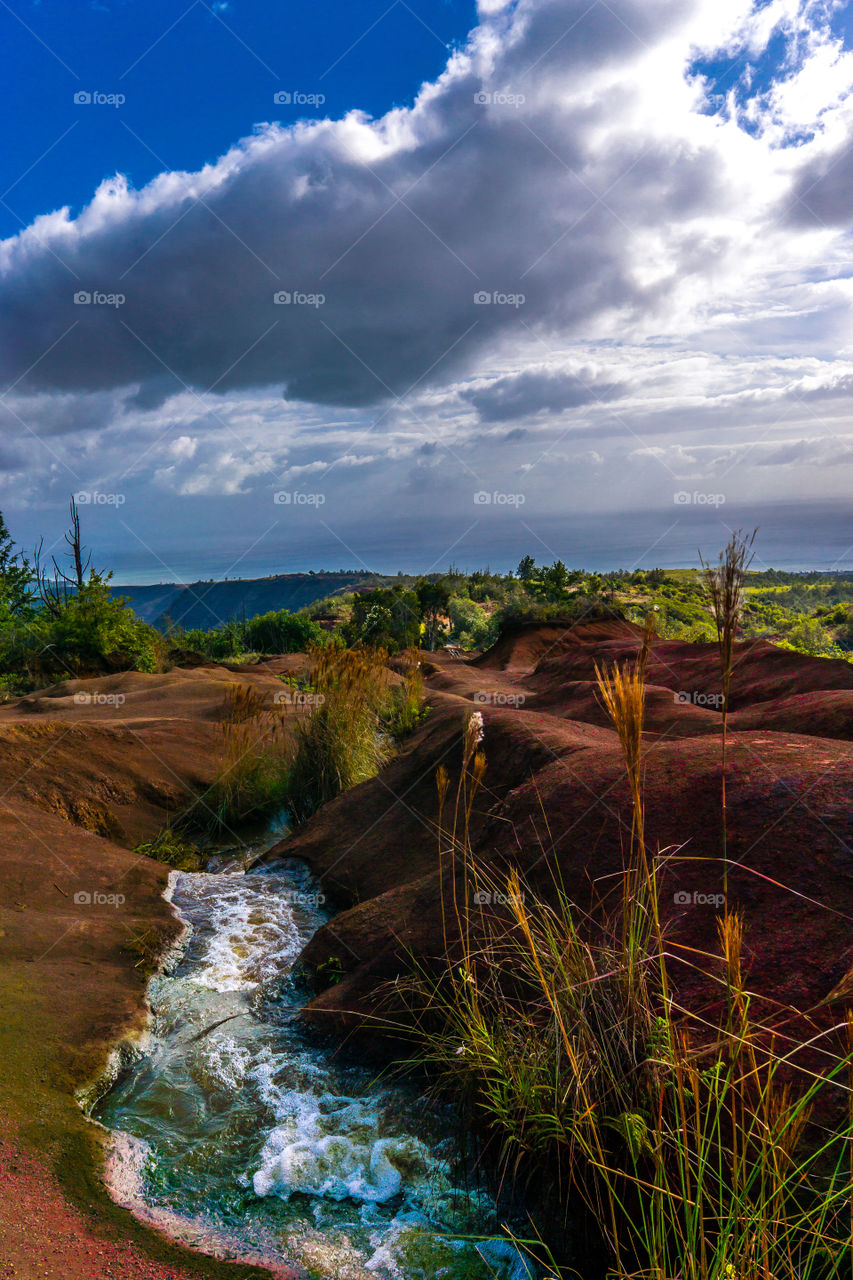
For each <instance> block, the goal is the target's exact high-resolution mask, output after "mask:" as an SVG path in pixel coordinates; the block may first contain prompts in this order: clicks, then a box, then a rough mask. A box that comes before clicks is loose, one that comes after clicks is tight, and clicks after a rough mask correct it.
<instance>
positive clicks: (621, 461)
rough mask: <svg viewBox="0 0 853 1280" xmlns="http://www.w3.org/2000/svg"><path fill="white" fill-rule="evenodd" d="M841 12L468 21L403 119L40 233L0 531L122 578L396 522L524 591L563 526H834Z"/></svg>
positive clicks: (664, 11)
mask: <svg viewBox="0 0 853 1280" xmlns="http://www.w3.org/2000/svg"><path fill="white" fill-rule="evenodd" d="M842 12H843V6H841V5H839V4H835V3H833V2H832V0H819V2H815V0H771V2H770V3H769V4H762V5H760V6H758V5H756V4H753V3H749V2H748V0H693V2H692V3H682V2H680V0H679V2H676V0H651V2H650V3H640V2H639V0H612V2H611V0H608V3H606V4H605V3H603V2H601V0H596V2H594V3H592V4H590V3H589V0H578V2H577V3H576V2H575V0H559V2H557V0H518V2H517V3H504V2H502V0H480V4H479V25H478V26H477V27H476V28H475V29H474V30H473V31H472V32H471V34H470V36H469V38H468V40H467V41H466V42H465V43H464V44H463V45H462V46H461V47H459V48H457V49H456V50H454V51H452V52H451V54H450V56H449V59H448V62H447V66H446V68H445V70H444V72H443V73H442V75H441V76H440V77H439V78H438V79H437V80H436V81H435V82H431V83H427V84H424V85H423V86H421V88H420V91H419V92H418V94H417V97H416V98H415V101H414V104H413V105H412V106H411V107H398V108H394V109H393V110H391V111H389V112H387V113H386V114H385V115H384V116H382V117H380V118H377V119H371V118H369V117H367V116H366V115H365V114H364V113H361V112H356V111H353V112H351V113H349V114H348V115H346V116H344V117H343V118H341V119H315V120H305V121H302V122H299V123H298V124H296V125H291V126H288V127H283V126H281V125H280V124H276V123H259V124H258V126H257V128H256V130H255V132H254V133H253V134H252V135H251V136H249V137H247V138H244V139H243V140H241V141H239V142H237V143H235V145H234V146H233V147H232V148H231V149H230V150H229V151H228V152H227V153H226V154H225V155H223V156H221V157H220V158H219V159H218V160H216V161H215V162H213V163H210V164H207V165H205V166H204V167H203V168H200V169H199V170H198V171H197V172H192V173H191V172H169V171H167V170H166V168H165V166H164V171H163V172H162V173H161V174H160V175H159V176H158V177H157V178H155V179H154V180H153V181H152V182H150V183H148V184H147V185H146V186H144V187H142V188H141V189H139V190H136V189H134V188H133V187H132V186H131V185H130V183H129V182H128V180H127V179H126V178H125V177H123V176H122V175H120V174H119V175H116V176H115V177H113V178H111V179H109V180H107V181H105V182H104V183H103V184H102V185H101V186H100V188H99V189H98V191H97V192H96V193H95V195H94V197H93V199H92V201H91V202H90V204H89V205H88V206H86V207H85V208H84V209H82V210H80V211H79V212H78V213H76V215H75V214H73V213H72V211H71V210H70V209H68V208H65V207H63V208H59V209H57V210H54V211H51V212H46V213H45V214H44V215H42V216H41V217H39V218H37V219H36V220H35V221H34V222H33V223H32V224H31V225H30V226H28V227H26V228H24V229H22V230H21V232H20V233H19V234H18V235H16V236H14V237H12V238H11V239H8V240H6V241H3V242H2V243H0V381H2V383H3V386H4V394H3V396H2V399H0V421H2V425H3V445H2V449H0V470H2V471H3V472H4V473H5V474H4V480H5V488H6V491H7V493H9V494H10V495H12V498H11V501H10V502H9V504H8V505H9V506H10V509H11V508H14V509H15V510H19V511H20V512H21V519H22V522H23V524H24V525H25V526H26V527H27V528H29V527H30V526H32V527H35V525H36V523H37V521H38V520H39V519H41V520H42V521H44V519H45V518H50V519H51V520H56V519H58V520H59V521H60V522H61V516H57V515H56V514H55V513H56V510H57V508H58V507H59V506H60V505H61V504H62V503H64V502H65V500H66V498H67V494H68V493H69V492H83V493H87V494H89V495H92V494H95V495H99V496H96V497H94V498H93V499H92V503H91V505H92V506H93V507H96V506H98V505H100V506H101V507H103V508H104V510H103V511H101V512H99V518H101V517H104V516H105V515H106V514H107V513H108V514H109V515H110V517H111V518H112V517H115V519H114V520H113V522H112V523H111V524H110V525H109V526H107V525H106V524H104V525H103V528H105V529H106V528H107V527H109V528H110V529H111V530H112V535H111V536H112V538H113V543H114V546H116V547H118V548H119V549H121V548H124V549H125V550H127V549H129V548H133V549H134V550H135V552H136V553H140V548H145V547H148V548H149V549H150V551H151V557H152V558H151V569H150V576H157V574H158V571H159V570H160V568H161V566H162V565H166V566H167V567H168V564H169V547H170V546H172V547H174V546H175V545H177V543H178V542H179V541H180V530H181V527H182V526H183V525H185V524H186V523H187V522H188V521H189V522H191V523H192V524H193V528H194V535H195V536H197V538H198V543H199V555H200V556H202V558H203V555H204V554H205V553H204V548H205V547H207V549H208V562H209V560H210V557H211V555H213V556H214V558H215V553H218V552H217V549H219V548H224V546H225V545H226V543H227V539H228V536H229V535H228V533H227V530H226V528H225V526H226V525H229V524H230V525H231V526H232V527H233V528H235V529H237V528H239V529H240V530H242V531H243V534H241V536H245V542H246V545H245V546H243V545H242V544H241V545H240V546H237V547H234V548H233V550H234V552H235V559H236V556H237V554H239V555H240V557H241V560H242V562H243V564H244V566H245V567H248V568H251V566H252V565H254V564H256V563H261V559H259V558H258V554H257V553H256V550H255V548H254V547H253V546H252V545H251V544H252V542H253V539H257V540H258V545H260V544H261V543H262V542H263V545H264V548H265V553H267V554H274V553H275V549H276V548H281V551H282V555H285V556H286V553H287V548H288V546H289V545H290V543H293V544H294V545H295V543H299V545H300V546H301V545H302V544H303V542H304V541H305V537H306V536H307V534H309V533H310V529H311V528H312V527H313V528H315V530H316V532H317V535H318V537H322V538H324V539H325V540H326V541H328V540H329V539H330V538H331V539H337V540H338V541H339V542H340V543H341V555H340V557H339V560H340V562H341V563H343V562H346V561H347V558H348V557H349V560H350V561H351V562H352V563H353V564H354V565H355V564H357V563H358V560H359V559H360V558H361V557H362V554H363V552H362V550H360V548H359V545H358V542H359V537H360V533H359V531H360V530H361V531H362V535H363V531H364V530H365V527H366V526H368V525H369V528H370V537H369V544H370V546H371V547H374V546H378V547H381V546H382V545H383V532H382V531H383V529H385V530H386V531H387V537H386V540H385V541H386V545H387V547H388V559H389V560H393V556H394V550H395V546H396V545H397V543H398V541H399V532H397V531H398V530H399V528H400V527H402V526H403V525H406V522H408V523H409V525H410V526H411V528H412V529H416V528H417V526H418V525H421V526H422V527H423V528H424V529H427V528H429V530H430V536H429V538H427V537H426V536H425V537H424V540H423V554H424V556H427V557H428V558H430V559H431V558H432V555H433V553H434V552H435V553H436V554H437V552H436V548H438V547H441V548H446V554H445V555H444V558H443V560H442V563H441V565H440V566H439V567H443V566H444V565H445V564H446V562H447V559H448V558H455V559H457V561H460V562H464V561H465V555H466V542H465V540H466V538H467V537H468V536H469V535H468V534H467V533H466V530H467V529H468V527H469V526H473V525H475V524H478V523H479V524H480V527H481V530H482V528H483V527H486V528H490V527H493V528H494V529H495V530H498V529H500V530H502V533H501V538H502V540H503V542H505V543H506V544H507V546H508V547H512V546H515V545H516V543H517V544H518V545H519V546H523V545H525V544H526V548H527V549H530V550H533V551H534V553H535V552H537V551H539V552H540V553H541V556H542V557H544V558H548V554H547V550H543V547H545V548H548V549H550V550H551V552H552V555H557V554H560V555H564V556H565V555H566V554H567V552H566V547H565V546H563V545H558V546H554V547H551V543H552V542H559V539H560V534H559V519H560V516H561V513H566V512H569V511H570V512H571V513H572V515H573V516H576V515H580V516H588V517H589V518H590V520H594V519H599V520H601V519H604V518H607V519H608V520H609V521H611V522H612V521H616V522H617V524H618V521H619V519H620V518H623V519H626V520H627V518H628V513H630V512H636V511H650V512H659V513H660V522H661V528H662V529H663V528H664V527H665V526H666V523H667V522H668V521H670V520H671V519H676V518H678V517H679V516H683V515H684V511H683V508H684V507H685V506H688V507H691V508H700V507H707V508H709V509H710V510H713V511H715V512H716V514H717V515H721V516H722V518H723V519H725V512H724V510H723V508H724V507H726V508H728V509H730V510H735V509H738V510H746V511H748V510H750V509H755V510H756V512H757V513H760V510H761V509H762V508H763V507H767V508H770V507H772V508H773V510H774V511H776V510H778V509H784V507H785V505H786V504H789V505H790V509H791V526H792V527H794V526H795V525H796V520H797V515H796V512H797V504H799V503H803V502H808V503H812V504H814V503H820V502H827V503H829V504H830V507H831V509H832V510H835V509H836V508H835V506H833V505H832V504H839V506H838V509H839V510H843V507H842V505H841V504H843V502H844V499H845V498H846V496H847V494H849V492H850V490H851V479H853V431H851V426H850V409H851V398H852V397H853V346H851V331H850V329H851V326H850V297H851V293H853V274H851V253H850V231H851V219H853V204H851V193H852V192H853V129H851V126H853V52H851V51H849V50H848V49H847V47H846V42H845V39H844V32H843V30H841V29H840V27H839V15H840V14H841V13H842ZM110 495H112V496H115V495H120V497H121V502H117V501H114V502H112V503H110V502H108V501H107V499H108V498H109V497H110ZM484 495H485V496H484ZM828 509H830V508H828ZM45 513H53V514H50V515H49V517H47V516H46V515H45ZM693 514H694V515H695V514H696V512H695V511H694V513H693ZM312 521H313V522H314V524H313V525H312V524H311V522H312ZM483 521H485V526H484V525H483ZM297 529H298V530H299V532H298V536H297V534H296V532H295V531H296V530H297ZM507 529H511V531H512V532H511V533H507ZM321 530H324V531H325V532H322V533H321ZM412 536H413V537H415V541H416V535H414V534H413V535H412ZM496 536H497V535H496ZM514 539H515V541H514ZM536 539H539V540H540V541H541V542H542V546H541V547H537V546H536V545H535V543H536ZM362 541H363V537H362ZM851 541H853V538H851ZM629 544H630V545H631V546H633V541H632V540H631V539H630V538H627V539H626V540H625V542H624V545H625V546H626V548H627V547H628V545H629ZM308 545H310V540H309V544H308ZM365 545H366V544H365ZM508 554H511V552H508ZM649 554H652V551H651V549H649ZM839 554H843V553H842V552H839ZM253 557H254V558H253ZM839 567H842V568H853V550H851V551H850V553H849V558H848V559H847V561H846V563H845V562H843V559H842V562H841V563H840V564H839Z"/></svg>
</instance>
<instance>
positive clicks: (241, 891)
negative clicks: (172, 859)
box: [174, 872, 305, 991]
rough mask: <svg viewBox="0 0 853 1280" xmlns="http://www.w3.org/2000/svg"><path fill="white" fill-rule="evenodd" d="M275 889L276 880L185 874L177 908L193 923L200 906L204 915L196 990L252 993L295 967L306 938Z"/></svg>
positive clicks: (176, 894) (194, 977)
mask: <svg viewBox="0 0 853 1280" xmlns="http://www.w3.org/2000/svg"><path fill="white" fill-rule="evenodd" d="M276 887H277V886H276V883H275V879H274V877H272V876H243V875H234V874H229V875H204V874H201V873H198V872H196V873H192V872H190V873H186V874H184V875H182V876H181V878H180V880H179V881H178V884H177V886H176V889H175V891H174V901H175V904H176V906H179V908H180V909H181V910H182V911H187V912H188V913H189V914H190V918H191V919H192V917H193V916H194V915H196V914H198V913H199V908H200V909H201V911H200V914H202V915H203V916H204V927H203V929H204V941H205V950H204V952H203V954H202V955H201V956H200V957H199V958H198V959H197V960H196V961H195V963H194V965H193V971H192V981H193V982H194V983H195V984H196V985H197V986H201V987H209V988H211V990H213V991H248V990H251V989H252V988H254V987H257V986H258V985H259V984H260V983H262V982H264V981H265V980H266V979H268V978H271V977H275V976H276V975H277V974H279V973H281V972H283V971H284V970H286V969H287V968H288V966H289V965H290V964H292V963H293V961H294V960H295V959H296V956H297V955H298V954H299V952H300V950H301V949H302V946H303V944H304V942H305V938H304V937H302V936H301V935H300V931H299V929H298V928H297V925H296V921H295V919H294V915H293V912H292V910H290V909H288V905H287V903H286V902H285V903H282V902H281V900H280V898H279V896H278V895H277V894H276ZM194 923H195V921H194Z"/></svg>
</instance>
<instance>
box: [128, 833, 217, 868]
mask: <svg viewBox="0 0 853 1280" xmlns="http://www.w3.org/2000/svg"><path fill="white" fill-rule="evenodd" d="M134 853H141V854H142V855H143V856H144V857H146V858H155V859H156V860H157V862H165V863H166V866H168V867H171V868H172V869H173V870H174V871H200V870H201V869H202V867H203V866H204V856H203V854H202V852H201V850H200V849H199V847H198V845H197V844H195V843H194V841H192V840H188V839H187V838H186V836H183V835H181V834H180V833H179V832H177V831H175V830H174V829H173V828H172V827H164V828H163V830H162V831H161V832H159V834H158V835H156V836H155V837H154V839H153V840H146V841H145V843H144V844H139V845H137V846H136V848H135V850H134Z"/></svg>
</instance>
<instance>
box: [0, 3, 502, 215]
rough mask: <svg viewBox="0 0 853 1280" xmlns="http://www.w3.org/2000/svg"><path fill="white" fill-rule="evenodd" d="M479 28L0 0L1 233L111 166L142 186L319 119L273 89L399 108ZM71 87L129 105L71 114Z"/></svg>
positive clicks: (440, 8)
mask: <svg viewBox="0 0 853 1280" xmlns="http://www.w3.org/2000/svg"><path fill="white" fill-rule="evenodd" d="M476 20H477V18H476V7H475V5H474V3H473V2H472V0H405V3H404V2H403V0H396V2H395V0H357V3H353V0H312V2H311V3H302V2H300V3H293V0H284V2H282V0H228V3H227V4H222V3H213V2H212V0H196V2H195V3H191V2H190V0H148V2H146V3H143V0H37V2H36V3H34V2H33V0H6V2H5V3H4V5H3V7H0V41H2V47H3V50H4V75H3V77H2V80H0V114H2V118H3V119H5V120H8V121H14V122H15V127H14V129H12V130H10V131H8V133H7V135H6V136H5V138H4V144H3V148H2V171H1V172H0V191H6V189H7V188H8V187H10V186H12V190H11V191H9V192H8V194H7V195H6V196H5V200H6V202H7V204H8V206H9V208H7V207H5V206H3V205H0V235H12V234H14V233H15V232H16V231H17V230H18V229H19V227H20V226H21V224H22V222H23V223H28V222H30V221H31V220H32V219H33V218H34V217H36V216H37V215H38V214H40V213H44V212H46V211H48V210H50V209H54V208H56V207H57V206H61V205H65V204H69V205H71V206H72V208H73V209H75V210H76V209H79V208H80V206H81V205H82V204H84V203H85V202H87V201H88V200H89V199H91V196H92V192H93V191H94V190H95V188H96V187H97V186H98V184H99V183H100V182H101V181H102V180H103V179H104V178H108V177H111V176H112V175H113V174H114V173H116V172H122V173H124V174H126V175H127V176H128V177H129V179H130V180H131V181H132V182H133V184H134V185H135V186H137V187H139V186H142V185H144V183H146V182H148V181H149V180H150V179H151V178H153V177H155V176H156V175H157V174H158V173H160V172H161V171H162V169H163V168H164V167H167V168H170V169H190V170H193V169H198V168H200V167H201V166H202V165H203V164H205V163H208V162H212V161H215V160H216V159H217V157H218V156H220V155H221V154H222V153H223V152H224V151H225V150H227V148H228V147H229V146H231V144H232V143H233V142H235V141H236V140H237V139H238V138H242V137H244V136H246V135H247V134H249V133H251V132H252V129H253V128H254V126H255V125H256V124H258V123H260V122H264V121H274V120H279V121H281V122H282V123H285V124H289V123H292V122H293V121H295V120H297V119H298V118H299V117H300V116H301V115H309V116H310V115H312V114H313V115H315V116H316V115H317V114H318V110H319V108H318V107H317V106H316V105H314V104H307V105H303V106H300V105H299V104H298V103H291V104H290V105H288V104H285V103H281V102H278V103H276V102H275V101H274V95H275V94H276V92H281V91H285V92H290V93H291V95H292V96H293V94H294V92H299V93H302V94H306V95H315V96H316V95H320V94H322V95H323V97H324V99H325V102H324V103H323V104H322V111H323V113H330V114H332V115H335V116H337V115H342V114H343V113H344V112H345V111H348V110H350V109H352V108H358V109H360V110H363V111H366V112H368V113H369V114H370V115H376V116H378V115H381V114H382V113H383V112H385V111H387V110H388V109H389V108H390V107H392V106H398V105H410V104H411V102H412V99H413V98H414V95H415V94H416V93H417V90H418V88H419V87H420V85H421V83H422V82H423V81H424V80H428V79H432V78H434V77H435V76H437V75H438V74H439V72H440V71H441V70H442V68H443V67H444V65H445V63H446V61H447V57H448V52H449V49H450V47H451V46H452V45H453V44H454V43H457V42H459V41H461V40H463V39H464V37H465V36H466V35H467V33H468V31H469V30H470V29H471V27H473V26H474V25H475V23H476ZM80 90H83V91H87V92H93V91H95V90H97V91H100V92H101V93H104V94H108V95H109V94H112V95H119V94H123V95H124V97H125V98H126V102H125V103H123V104H122V105H121V106H120V107H118V108H116V107H112V106H108V105H105V106H103V107H97V106H95V107H93V109H91V110H81V108H80V106H77V105H75V103H74V95H75V93H77V92H79V91H80ZM66 131H67V132H66ZM27 170H29V172H27ZM12 184H14V185H12Z"/></svg>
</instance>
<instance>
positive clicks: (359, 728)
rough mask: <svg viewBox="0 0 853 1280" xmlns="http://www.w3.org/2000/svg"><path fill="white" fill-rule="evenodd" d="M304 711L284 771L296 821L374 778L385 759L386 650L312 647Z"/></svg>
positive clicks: (389, 699)
mask: <svg viewBox="0 0 853 1280" xmlns="http://www.w3.org/2000/svg"><path fill="white" fill-rule="evenodd" d="M310 679H311V687H312V689H313V690H314V693H313V695H312V702H311V704H310V708H309V710H308V713H307V714H306V715H305V716H304V717H301V718H299V719H298V720H297V723H296V739H295V746H294V748H293V751H292V754H291V760H290V767H289V771H288V775H287V803H288V808H289V810H290V812H291V814H292V815H293V817H294V819H295V821H297V822H304V821H305V819H306V818H309V817H310V816H311V814H312V813H314V812H315V811H316V810H317V809H319V808H320V806H321V805H323V804H325V803H326V802H327V801H328V800H332V799H333V798H334V797H335V796H337V795H339V794H340V793H341V792H342V791H348V790H349V788H350V787H354V786H357V785H358V783H359V782H365V781H366V780H367V779H368V778H373V777H375V775H376V774H377V773H378V772H379V770H380V768H381V767H382V765H383V764H384V763H385V761H386V760H387V758H388V754H389V744H388V741H387V737H386V735H384V734H383V733H382V729H383V722H384V721H386V720H387V718H388V715H389V711H390V709H391V703H392V697H393V695H392V693H391V690H390V687H389V672H388V654H387V651H386V650H384V649H370V648H362V649H357V650H353V649H335V648H332V647H330V646H329V647H326V648H323V649H315V650H314V651H313V653H312V655H311V675H310Z"/></svg>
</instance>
